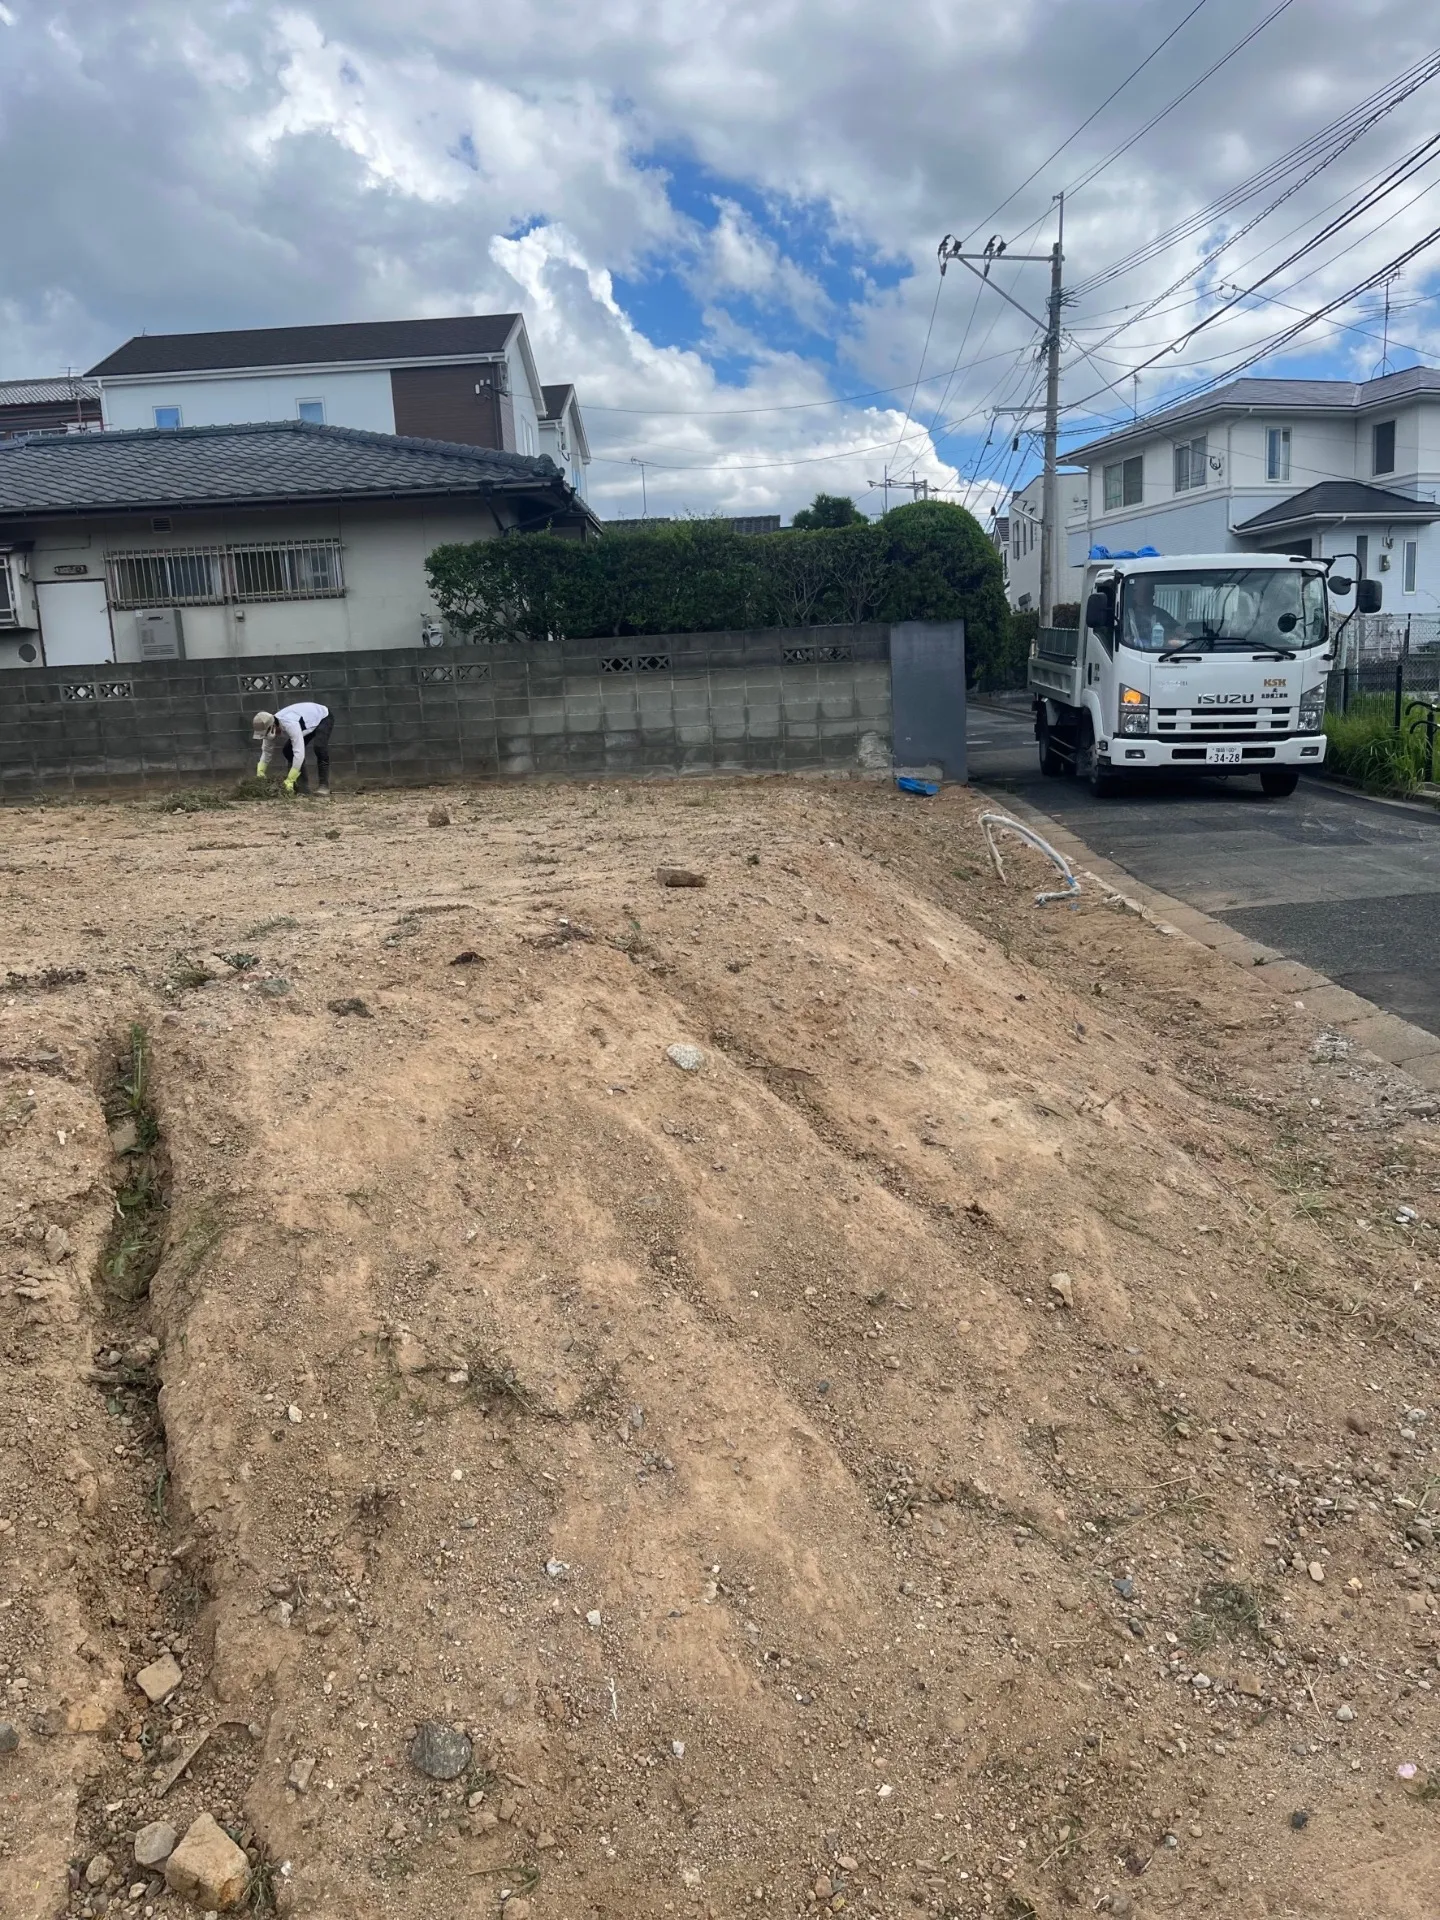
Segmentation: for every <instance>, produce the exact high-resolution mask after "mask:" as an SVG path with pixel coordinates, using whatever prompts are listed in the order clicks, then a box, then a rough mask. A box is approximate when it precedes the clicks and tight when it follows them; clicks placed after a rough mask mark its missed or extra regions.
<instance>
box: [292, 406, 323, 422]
mask: <svg viewBox="0 0 1440 1920" xmlns="http://www.w3.org/2000/svg"><path fill="white" fill-rule="evenodd" d="M295 411H296V413H297V414H298V415H299V417H300V419H302V420H308V421H309V422H310V424H311V426H312V427H323V426H324V424H325V402H324V401H323V400H300V401H297V402H296V407H295Z"/></svg>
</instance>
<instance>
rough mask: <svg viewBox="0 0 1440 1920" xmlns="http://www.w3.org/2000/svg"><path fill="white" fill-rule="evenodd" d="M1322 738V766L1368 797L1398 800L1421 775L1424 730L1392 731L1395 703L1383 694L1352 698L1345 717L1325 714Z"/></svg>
mask: <svg viewBox="0 0 1440 1920" xmlns="http://www.w3.org/2000/svg"><path fill="white" fill-rule="evenodd" d="M1408 718H1409V719H1413V718H1414V715H1413V714H1411V715H1409V716H1408ZM1325 734H1326V738H1327V739H1328V740H1329V743H1330V744H1329V748H1328V750H1327V752H1326V755H1325V764H1326V766H1327V767H1328V768H1329V769H1330V771H1331V772H1332V773H1339V774H1343V775H1344V776H1345V778H1346V779H1347V780H1354V781H1357V782H1358V783H1359V784H1360V785H1361V786H1362V787H1364V788H1365V790H1366V792H1367V793H1385V794H1394V795H1401V796H1403V795H1405V794H1407V793H1413V792H1414V791H1415V788H1416V787H1417V786H1418V785H1419V783H1420V781H1421V780H1423V779H1424V777H1425V762H1424V744H1423V743H1424V729H1423V728H1419V727H1417V728H1416V729H1415V731H1414V732H1413V733H1405V732H1401V733H1396V731H1395V702H1394V699H1393V697H1392V696H1391V695H1390V694H1388V693H1362V694H1357V695H1356V697H1355V698H1354V699H1353V700H1352V701H1351V702H1350V705H1349V707H1348V708H1347V709H1346V711H1345V712H1344V713H1327V714H1326V716H1325Z"/></svg>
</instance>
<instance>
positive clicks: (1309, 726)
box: [1300, 684, 1325, 733]
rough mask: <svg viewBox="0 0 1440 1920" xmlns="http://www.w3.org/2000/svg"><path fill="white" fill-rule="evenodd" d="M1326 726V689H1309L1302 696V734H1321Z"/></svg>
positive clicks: (1321, 687) (1320, 687) (1319, 687)
mask: <svg viewBox="0 0 1440 1920" xmlns="http://www.w3.org/2000/svg"><path fill="white" fill-rule="evenodd" d="M1324 725H1325V688H1324V686H1323V684H1322V685H1321V686H1318V687H1307V688H1306V690H1305V691H1304V693H1302V694H1301V696H1300V731H1301V733H1319V732H1320V730H1321V729H1322V728H1323V726H1324Z"/></svg>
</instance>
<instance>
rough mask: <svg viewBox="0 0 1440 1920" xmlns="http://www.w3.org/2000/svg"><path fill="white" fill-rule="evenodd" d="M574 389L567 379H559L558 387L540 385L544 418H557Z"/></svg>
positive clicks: (562, 411)
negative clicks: (543, 403)
mask: <svg viewBox="0 0 1440 1920" xmlns="http://www.w3.org/2000/svg"><path fill="white" fill-rule="evenodd" d="M574 391H575V388H574V387H573V385H572V384H571V383H570V381H568V380H563V381H561V383H560V385H559V386H558V387H541V389H540V394H541V397H542V399H543V400H544V402H545V418H546V419H547V420H558V419H559V418H560V416H561V414H562V413H564V411H565V408H566V406H567V405H568V403H569V401H570V398H571V396H572V394H573V393H574Z"/></svg>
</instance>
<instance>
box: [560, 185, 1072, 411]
mask: <svg viewBox="0 0 1440 1920" xmlns="http://www.w3.org/2000/svg"><path fill="white" fill-rule="evenodd" d="M1036 224H1037V225H1038V224H1039V222H1038V221H1037V222H1036ZM1011 351H1012V349H1011V348H1009V347H1006V348H1004V349H1003V351H1001V352H1000V353H992V354H991V355H990V356H989V358H990V359H991V360H1004V359H1007V358H1008V357H1009V355H1010V353H1011ZM970 364H971V366H974V367H979V366H984V365H985V362H984V361H983V360H972V361H971V362H970ZM954 377H955V368H954V367H952V368H951V369H950V371H949V373H927V374H926V375H925V377H924V378H923V379H922V380H920V381H919V382H918V383H914V382H911V381H909V380H903V381H901V382H900V384H899V385H898V386H894V387H867V388H866V389H865V390H864V392H863V393H841V394H837V395H836V396H835V398H834V399H832V400H783V401H777V402H776V403H775V405H773V406H769V407H601V406H597V405H596V404H595V403H594V402H593V401H590V400H587V401H586V402H585V406H584V411H585V412H586V413H624V414H633V415H634V416H635V417H636V418H637V419H642V420H661V419H664V420H668V419H677V420H723V419H726V418H728V417H730V416H732V415H733V416H734V417H735V418H736V419H739V418H741V417H742V416H744V415H748V414H756V413H802V412H804V411H805V410H806V409H807V408H814V407H848V406H852V405H853V404H854V403H855V402H856V401H857V400H874V399H878V398H880V397H881V396H882V395H883V394H887V393H904V391H905V389H906V387H908V386H912V385H914V384H918V385H920V386H922V387H928V386H931V385H933V384H934V382H935V381H937V380H952V379H953V378H954Z"/></svg>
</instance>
